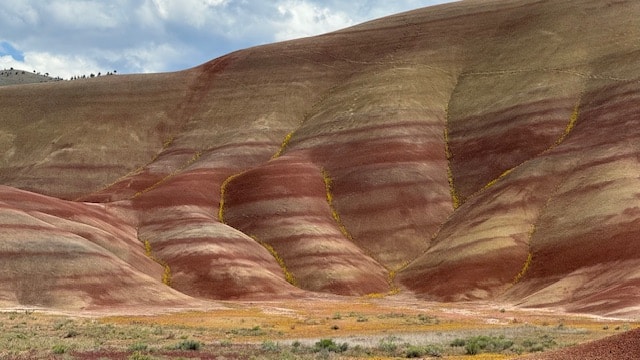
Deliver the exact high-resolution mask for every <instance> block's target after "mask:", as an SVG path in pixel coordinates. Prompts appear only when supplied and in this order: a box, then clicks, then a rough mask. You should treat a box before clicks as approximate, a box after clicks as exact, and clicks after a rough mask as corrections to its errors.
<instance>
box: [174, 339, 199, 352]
mask: <svg viewBox="0 0 640 360" xmlns="http://www.w3.org/2000/svg"><path fill="white" fill-rule="evenodd" d="M200 346H201V344H200V342H198V341H195V340H184V341H182V342H180V343H179V344H178V345H176V349H177V350H194V351H195V350H200Z"/></svg>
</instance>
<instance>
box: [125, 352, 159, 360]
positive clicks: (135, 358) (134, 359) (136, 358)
mask: <svg viewBox="0 0 640 360" xmlns="http://www.w3.org/2000/svg"><path fill="white" fill-rule="evenodd" d="M153 359H154V358H153V357H152V356H151V355H147V354H143V353H141V352H140V351H136V352H134V353H133V354H131V355H130V356H129V357H128V358H127V360H153Z"/></svg>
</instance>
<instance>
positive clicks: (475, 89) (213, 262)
mask: <svg viewBox="0 0 640 360" xmlns="http://www.w3.org/2000/svg"><path fill="white" fill-rule="evenodd" d="M638 19H640V3H638V2H637V1H630V0H628V1H602V0H586V1H574V0H564V1H553V2H545V1H531V0H527V1H524V0H511V1H465V2H460V3H452V4H447V5H443V6H437V7H432V8H425V9H419V10H415V11H412V12H408V13H403V14H399V15H396V16H391V17H387V18H383V19H380V20H376V21H372V22H368V23H365V24H362V25H359V26H355V27H352V28H348V29H345V30H342V31H338V32H334V33H330V34H327V35H323V36H318V37H313V38H306V39H300V40H295V41H289V42H284V43H278V44H272V45H267V46H261V47H256V48H251V49H246V50H242V51H238V52H235V53H231V54H228V55H226V56H223V57H221V58H218V59H215V60H213V61H211V62H208V63H206V64H203V65H202V66H199V67H196V68H193V69H189V70H186V71H182V72H177V73H168V74H153V75H126V76H123V75H119V76H109V77H101V78H96V79H88V80H78V81H73V82H59V83H47V84H34V85H22V86H11V87H3V88H0V108H2V109H3V111H2V113H1V114H0V154H3V155H2V157H1V158H0V183H1V184H3V185H4V186H3V187H2V188H0V190H1V191H2V193H3V195H2V197H0V204H1V207H0V224H1V225H0V234H1V235H0V244H2V247H0V249H1V250H0V256H1V257H2V258H3V261H2V262H0V305H3V306H16V305H41V306H51V307H62V308H83V307H100V306H103V305H105V304H109V305H114V304H120V305H122V306H134V305H136V304H147V303H154V304H159V305H161V304H189V303H193V302H196V301H199V300H198V299H255V298H265V297H269V298H278V297H291V296H302V295H304V294H306V293H309V292H323V293H332V294H340V295H349V296H360V295H366V294H393V293H396V292H399V291H400V292H405V293H407V294H414V295H415V296H418V297H420V298H424V299H429V300H438V301H463V300H492V301H500V302H507V303H512V304H516V305H520V306H531V307H558V308H563V309H566V310H568V311H576V312H588V313H595V314H609V315H629V314H637V313H638V309H639V306H640V301H639V300H638V296H637V295H638V293H639V292H640V275H639V274H640V244H638V243H637V241H636V240H637V239H638V238H639V236H640V190H638V189H640V166H639V162H640V147H639V145H638V144H640V126H639V125H640V117H639V115H640V81H639V79H640V65H639V64H640V61H639V60H640V43H638V41H637V39H638V38H640V26H638V25H640V23H639V20H638ZM167 285H170V286H167ZM131 294H135V296H131Z"/></svg>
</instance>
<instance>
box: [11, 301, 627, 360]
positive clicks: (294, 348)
mask: <svg viewBox="0 0 640 360" xmlns="http://www.w3.org/2000/svg"><path fill="white" fill-rule="evenodd" d="M222 305H223V306H222V307H221V308H220V309H215V310H208V311H190V312H180V313H164V314H155V315H146V316H110V315H108V314H105V313H100V314H99V313H92V314H84V315H83V316H62V315H52V314H46V313H43V312H39V311H31V310H28V311H24V310H20V311H8V312H3V313H0V359H134V360H135V359H137V360H140V359H180V358H181V359H393V358H446V359H510V358H515V357H517V356H518V355H521V354H526V353H530V352H538V351H548V350H550V349H557V348H561V347H565V346H570V345H573V344H577V343H582V342H585V341H589V340H594V339H599V338H602V337H605V336H608V335H613V334H615V333H618V332H621V331H624V330H628V329H631V328H635V327H637V326H638V324H636V323H630V322H624V321H618V320H611V319H609V320H607V319H597V318H593V317H578V316H567V315H562V314H554V313H540V312H527V311H522V310H514V309H502V308H497V307H491V306H478V305H471V304H469V305H466V306H465V305H446V304H424V303H418V302H416V303H405V302H393V301H385V300H382V299H361V300H356V301H326V300H323V301H319V300H313V301H300V302H293V301H291V302H287V303H282V302H279V303H271V302H269V303H267V302H255V303H240V304H238V303H223V304H222Z"/></svg>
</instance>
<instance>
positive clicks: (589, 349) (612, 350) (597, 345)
mask: <svg viewBox="0 0 640 360" xmlns="http://www.w3.org/2000/svg"><path fill="white" fill-rule="evenodd" d="M638 352H640V330H638V329H636V330H631V331H627V332H625V333H622V334H619V335H615V336H610V337H607V338H604V339H602V340H597V341H592V342H590V343H586V344H582V345H577V346H572V347H570V348H567V349H563V350H559V351H552V352H549V353H546V354H541V355H531V356H526V357H523V358H522V359H527V360H546V359H565V360H572V359H580V360H596V359H597V360H607V359H610V360H613V359H615V360H631V359H635V358H637V357H638Z"/></svg>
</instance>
